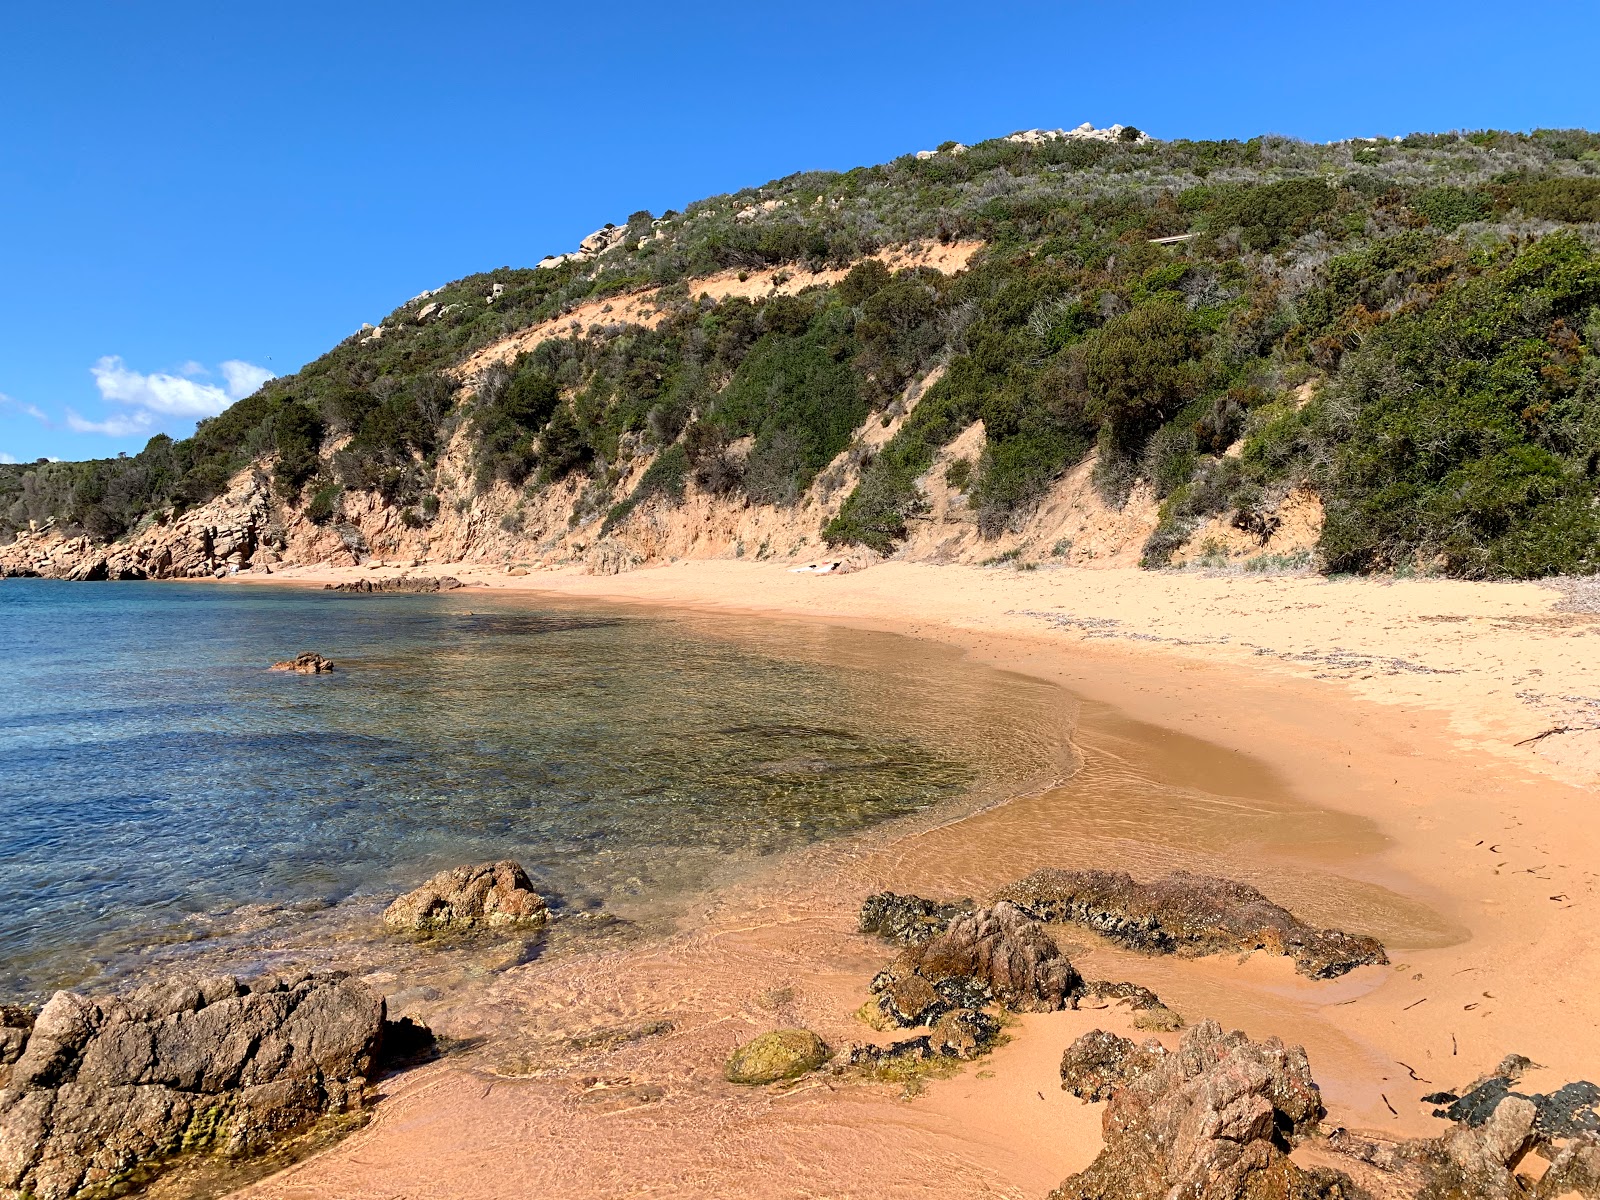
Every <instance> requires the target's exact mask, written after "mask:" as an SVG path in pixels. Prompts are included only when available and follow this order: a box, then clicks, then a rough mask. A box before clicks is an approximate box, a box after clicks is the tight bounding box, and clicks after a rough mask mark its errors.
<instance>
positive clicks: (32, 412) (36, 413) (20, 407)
mask: <svg viewBox="0 0 1600 1200" xmlns="http://www.w3.org/2000/svg"><path fill="white" fill-rule="evenodd" d="M0 408H14V409H16V410H17V411H18V412H21V413H26V414H27V415H28V416H30V417H32V418H33V419H34V420H35V421H38V422H40V423H41V424H44V425H48V424H50V418H49V417H47V416H45V414H44V413H43V412H42V411H40V409H39V408H38V406H37V405H33V404H24V403H23V402H22V401H21V400H13V399H12V398H11V397H10V396H8V395H6V394H5V393H4V392H0Z"/></svg>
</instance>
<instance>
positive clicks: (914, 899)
mask: <svg viewBox="0 0 1600 1200" xmlns="http://www.w3.org/2000/svg"><path fill="white" fill-rule="evenodd" d="M973 907H974V905H973V903H972V901H971V900H957V901H954V902H953V903H949V904H941V903H939V902H938V901H936V900H924V899H923V898H922V897H921V896H900V895H896V894H895V893H894V892H879V893H877V894H876V895H874V896H868V897H867V899H866V902H865V903H864V904H862V906H861V920H860V925H859V928H860V930H861V932H862V933H875V934H877V935H878V936H879V937H882V938H887V939H888V940H889V941H891V942H899V943H900V944H901V945H902V946H915V945H919V944H920V943H922V942H925V941H927V940H928V939H929V938H932V937H937V936H938V935H939V934H941V933H943V932H944V931H945V930H946V929H948V928H950V922H951V921H953V920H955V918H957V917H959V916H961V915H962V914H964V913H969V912H971V911H972V909H973Z"/></svg>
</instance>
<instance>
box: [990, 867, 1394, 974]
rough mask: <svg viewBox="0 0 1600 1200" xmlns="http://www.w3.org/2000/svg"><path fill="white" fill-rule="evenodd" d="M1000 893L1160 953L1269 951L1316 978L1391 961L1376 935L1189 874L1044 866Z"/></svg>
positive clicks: (1050, 917) (1034, 911)
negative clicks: (1327, 923)
mask: <svg viewBox="0 0 1600 1200" xmlns="http://www.w3.org/2000/svg"><path fill="white" fill-rule="evenodd" d="M1000 895H1001V899H1003V900H1009V901H1011V902H1012V903H1014V904H1016V905H1018V906H1019V907H1021V908H1022V909H1024V910H1025V911H1026V912H1027V913H1029V914H1030V915H1031V916H1034V917H1036V918H1038V919H1039V920H1041V921H1070V922H1073V923H1076V924H1079V925H1085V926H1087V927H1089V928H1090V929H1093V930H1095V931H1096V932H1097V933H1100V934H1103V935H1104V936H1106V937H1109V938H1111V939H1113V940H1114V941H1118V942H1121V943H1122V944H1123V945H1126V946H1131V947H1132V948H1134V949H1136V950H1144V951H1147V952H1152V953H1157V954H1172V953H1179V954H1197V955H1198V954H1218V953H1237V952H1244V953H1248V952H1250V951H1252V950H1265V951H1267V952H1268V953H1271V954H1281V955H1286V956H1287V957H1289V958H1292V959H1293V960H1294V963H1295V969H1296V970H1298V971H1299V972H1300V973H1301V974H1302V975H1309V976H1311V977H1312V978H1314V979H1332V978H1334V977H1336V976H1339V975H1343V974H1344V973H1345V972H1347V971H1350V970H1353V969H1354V968H1356V967H1359V966H1365V965H1367V964H1369V963H1386V962H1388V961H1389V960H1388V957H1387V956H1386V955H1385V954H1384V950H1383V945H1382V943H1380V942H1379V941H1378V940H1377V939H1376V938H1371V937H1365V936H1362V935H1359V934H1350V933H1344V932H1342V931H1340V930H1337V929H1317V928H1316V927H1314V926H1311V925H1308V924H1306V923H1305V922H1304V921H1302V920H1300V918H1299V917H1297V916H1295V915H1294V914H1293V913H1291V912H1290V911H1289V910H1288V909H1286V908H1283V907H1281V906H1280V905H1277V904H1274V903H1273V902H1272V901H1271V900H1269V899H1267V897H1266V896H1264V895H1262V894H1261V893H1260V892H1259V891H1257V890H1256V889H1255V888H1253V887H1250V886H1249V885H1248V884H1243V883H1238V882H1236V881H1234V880H1231V879H1218V878H1215V877H1212V876H1207V875H1191V874H1190V873H1189V872H1187V871H1174V872H1173V873H1172V874H1171V875H1168V876H1166V877H1165V878H1163V879H1157V880H1153V881H1151V882H1150V883H1137V882H1135V881H1134V880H1133V878H1132V877H1131V876H1129V875H1128V874H1127V872H1125V871H1062V870H1053V869H1047V870H1043V871H1036V872H1035V873H1034V874H1032V875H1030V876H1028V877H1027V878H1026V879H1023V880H1020V881H1019V882H1017V883H1014V884H1012V885H1011V886H1010V887H1008V888H1006V889H1004V890H1003V891H1002V892H1001V894H1000Z"/></svg>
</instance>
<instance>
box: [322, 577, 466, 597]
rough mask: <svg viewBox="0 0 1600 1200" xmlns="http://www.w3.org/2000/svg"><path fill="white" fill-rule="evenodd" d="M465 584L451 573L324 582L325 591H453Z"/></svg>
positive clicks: (323, 588)
mask: <svg viewBox="0 0 1600 1200" xmlns="http://www.w3.org/2000/svg"><path fill="white" fill-rule="evenodd" d="M465 586H466V584H464V583H462V582H461V580H459V579H457V578H455V577H454V576H452V575H440V576H437V577H435V576H432V575H399V576H396V577H395V578H393V579H352V580H349V581H348V582H346V583H325V584H323V585H322V590H323V591H325V592H363V593H372V592H377V593H387V592H453V591H455V589H456V588H459V587H465Z"/></svg>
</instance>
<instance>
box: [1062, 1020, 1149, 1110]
mask: <svg viewBox="0 0 1600 1200" xmlns="http://www.w3.org/2000/svg"><path fill="white" fill-rule="evenodd" d="M1166 1054H1167V1048H1166V1047H1165V1046H1163V1045H1162V1044H1161V1043H1160V1042H1158V1041H1156V1040H1155V1039H1154V1038H1151V1039H1150V1040H1148V1041H1147V1042H1145V1043H1144V1044H1143V1045H1142V1046H1140V1045H1135V1044H1134V1042H1133V1041H1132V1040H1131V1039H1129V1038H1125V1037H1118V1036H1117V1035H1116V1034H1114V1033H1107V1032H1106V1031H1105V1030H1104V1029H1091V1030H1090V1031H1089V1032H1088V1033H1086V1034H1084V1035H1083V1036H1082V1037H1080V1038H1079V1039H1078V1040H1077V1041H1075V1042H1073V1043H1072V1045H1070V1046H1068V1047H1067V1049H1066V1052H1065V1053H1064V1054H1062V1056H1061V1090H1062V1091H1066V1092H1071V1093H1072V1094H1073V1095H1074V1096H1077V1097H1079V1098H1080V1099H1083V1100H1094V1101H1100V1100H1109V1099H1111V1094H1112V1093H1113V1092H1115V1091H1116V1090H1117V1089H1118V1088H1119V1087H1121V1086H1122V1085H1123V1084H1125V1083H1127V1082H1128V1081H1129V1080H1130V1079H1133V1078H1135V1077H1136V1076H1138V1075H1142V1074H1143V1073H1144V1072H1145V1071H1148V1070H1149V1069H1150V1068H1151V1067H1153V1066H1155V1065H1156V1064H1157V1063H1158V1062H1160V1061H1161V1060H1162V1059H1163V1058H1165V1057H1166Z"/></svg>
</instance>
